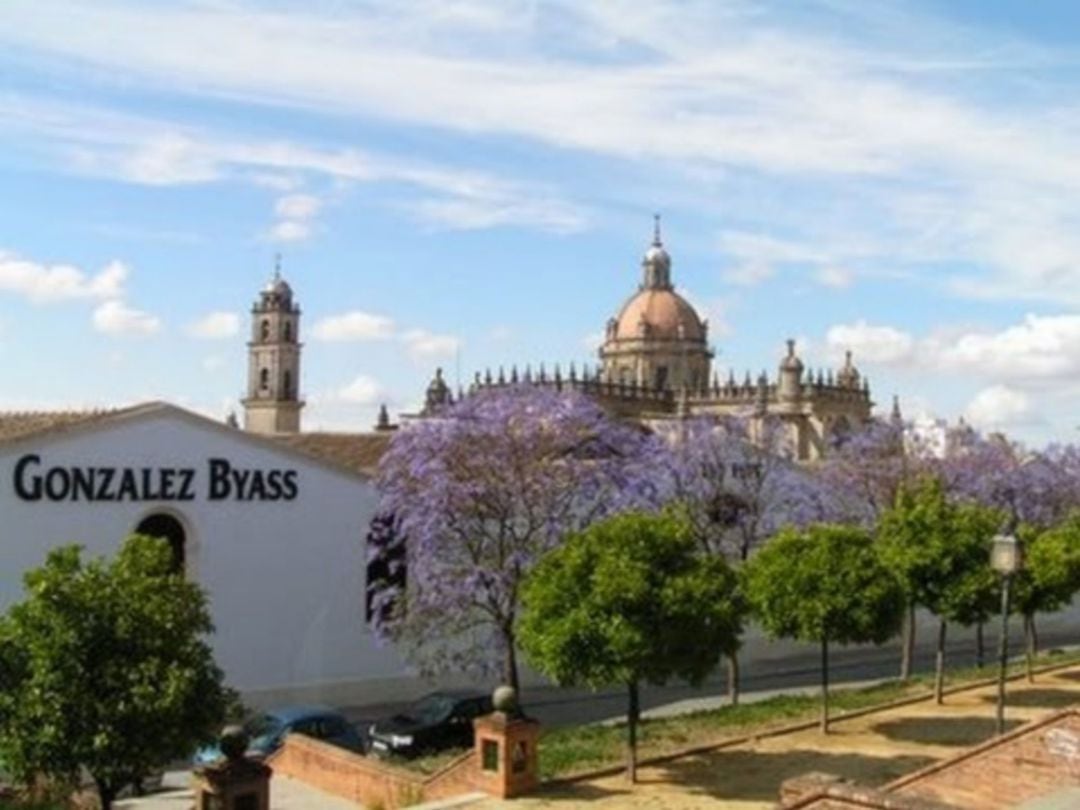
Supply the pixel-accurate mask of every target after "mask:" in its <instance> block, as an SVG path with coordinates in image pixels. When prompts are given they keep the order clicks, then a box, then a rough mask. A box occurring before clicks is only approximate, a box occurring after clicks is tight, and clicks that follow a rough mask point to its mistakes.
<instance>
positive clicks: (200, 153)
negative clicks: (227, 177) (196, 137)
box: [123, 134, 221, 186]
mask: <svg viewBox="0 0 1080 810" xmlns="http://www.w3.org/2000/svg"><path fill="white" fill-rule="evenodd" d="M123 163H124V169H125V171H124V174H125V175H126V176H128V177H130V178H131V179H132V180H133V181H134V182H136V183H144V184H146V185H152V186H172V185H185V184H190V183H206V182H209V181H211V180H217V179H218V178H219V177H220V176H221V167H220V165H219V163H218V161H217V160H216V159H215V157H214V156H213V155H211V154H208V153H207V152H206V150H205V148H204V147H202V146H201V145H200V144H198V143H196V142H195V141H193V140H192V139H190V138H188V137H185V136H182V135H176V134H164V135H160V136H156V137H154V138H151V139H148V140H147V141H145V142H144V143H142V144H140V145H139V146H138V147H137V148H136V149H134V150H133V151H132V152H131V153H130V154H128V155H127V156H125V157H124V158H123Z"/></svg>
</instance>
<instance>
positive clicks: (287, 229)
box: [269, 194, 322, 242]
mask: <svg viewBox="0 0 1080 810" xmlns="http://www.w3.org/2000/svg"><path fill="white" fill-rule="evenodd" d="M321 209H322V200H320V199H319V198H318V197H315V196H313V195H311V194H287V195H285V196H284V197H279V198H278V200H277V202H276V203H275V204H274V214H275V216H277V218H278V221H277V222H276V223H275V224H274V226H273V227H272V228H271V229H270V234H269V235H270V239H271V240H273V241H275V242H300V241H303V240H305V239H307V238H308V237H310V236H311V234H312V233H313V231H314V223H315V217H316V216H317V215H318V213H319V211H320V210H321Z"/></svg>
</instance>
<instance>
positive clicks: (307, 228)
mask: <svg viewBox="0 0 1080 810" xmlns="http://www.w3.org/2000/svg"><path fill="white" fill-rule="evenodd" d="M309 236H311V224H310V223H308V222H294V221H292V220H285V221H283V222H277V223H275V224H274V226H273V227H272V228H271V229H270V233H269V237H270V239H271V241H274V242H303V241H304V240H305V239H307V238H308V237H309Z"/></svg>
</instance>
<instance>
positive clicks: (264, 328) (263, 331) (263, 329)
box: [259, 318, 270, 341]
mask: <svg viewBox="0 0 1080 810" xmlns="http://www.w3.org/2000/svg"><path fill="white" fill-rule="evenodd" d="M259 339H260V340H262V341H267V340H269V339H270V321H268V320H267V319H266V318H263V322H262V324H261V325H260V326H259Z"/></svg>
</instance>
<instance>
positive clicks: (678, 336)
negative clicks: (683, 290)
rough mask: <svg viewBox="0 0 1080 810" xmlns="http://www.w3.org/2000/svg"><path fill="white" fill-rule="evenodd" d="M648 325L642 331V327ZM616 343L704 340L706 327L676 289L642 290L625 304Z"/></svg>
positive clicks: (620, 317) (617, 325) (617, 324)
mask: <svg viewBox="0 0 1080 810" xmlns="http://www.w3.org/2000/svg"><path fill="white" fill-rule="evenodd" d="M643 323H644V324H646V325H647V326H646V327H645V329H644V333H643V330H642V324H643ZM614 337H615V339H616V340H631V339H635V338H642V337H647V338H659V339H661V340H694V341H704V340H705V324H704V323H703V322H702V321H701V319H700V318H698V315H697V313H696V312H695V311H694V308H693V307H692V306H690V304H689V302H687V300H686V299H685V298H683V297H682V296H681V295H679V294H678V293H676V292H675V291H673V290H670V289H668V290H664V289H649V288H646V289H643V290H641V292H639V293H638V294H637V295H635V296H634V297H633V298H631V299H630V300H629V301H627V302H626V305H625V306H623V308H622V311H621V312H620V313H619V315H618V318H617V320H616V326H615V335H614Z"/></svg>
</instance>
